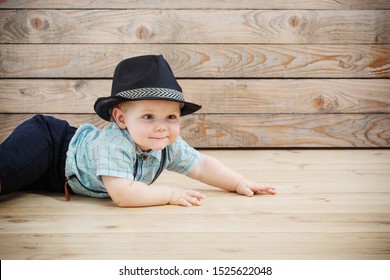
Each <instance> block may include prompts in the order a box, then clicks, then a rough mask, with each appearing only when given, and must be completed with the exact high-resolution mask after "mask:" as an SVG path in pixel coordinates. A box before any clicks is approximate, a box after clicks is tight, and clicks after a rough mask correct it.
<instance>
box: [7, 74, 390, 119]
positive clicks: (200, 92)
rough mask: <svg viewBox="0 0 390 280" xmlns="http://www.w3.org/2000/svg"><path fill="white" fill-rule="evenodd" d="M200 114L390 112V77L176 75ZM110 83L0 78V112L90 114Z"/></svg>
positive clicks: (106, 93) (104, 94) (188, 98)
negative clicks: (189, 76)
mask: <svg viewBox="0 0 390 280" xmlns="http://www.w3.org/2000/svg"><path fill="white" fill-rule="evenodd" d="M178 81H179V83H180V85H181V87H182V88H183V91H184V96H185V98H186V100H188V101H191V102H195V103H199V104H201V105H203V107H202V110H201V112H202V113H218V114H229V113H230V114H242V113H305V114H324V113H390V80H389V79H353V80H352V79H336V80H334V79H299V80H295V79H280V80H279V79H277V80H276V79H261V80H252V79H249V80H248V79H222V80H220V79H205V80H204V79H196V80H191V79H180V80H178ZM111 83H112V81H111V80H109V79H107V80H90V79H80V80H62V79H35V80H29V79H2V80H0V88H1V91H0V113H45V114H53V113H68V114H81V113H94V111H93V104H94V103H95V101H96V99H97V98H98V97H103V96H109V95H110V93H111Z"/></svg>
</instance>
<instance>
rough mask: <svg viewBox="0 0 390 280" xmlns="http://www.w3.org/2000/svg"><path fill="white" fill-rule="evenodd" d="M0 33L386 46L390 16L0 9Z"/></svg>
mask: <svg viewBox="0 0 390 280" xmlns="http://www.w3.org/2000/svg"><path fill="white" fill-rule="evenodd" d="M361 22H364V24H361ZM221 23H223V24H221ZM0 29H1V30H2V32H1V33H0V42H1V43H65V44H68V43H76V44H80V43H176V44H178V43H269V44H289V43H290V44H291V43H296V44H299V43H312V44H315V43H325V44H326V43H328V44H337V43H338V44H351V43H388V42H389V34H388V30H389V29H390V11H388V10H364V11H361V10H293V11H292V10H291V11H289V10H125V11H121V10H4V11H2V17H0Z"/></svg>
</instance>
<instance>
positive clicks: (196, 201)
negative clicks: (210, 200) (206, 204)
mask: <svg viewBox="0 0 390 280" xmlns="http://www.w3.org/2000/svg"><path fill="white" fill-rule="evenodd" d="M185 199H186V200H187V201H188V202H189V203H191V205H197V206H199V205H201V204H202V203H201V201H200V199H198V198H196V197H193V196H186V197H185Z"/></svg>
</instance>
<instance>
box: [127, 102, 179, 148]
mask: <svg viewBox="0 0 390 280" xmlns="http://www.w3.org/2000/svg"><path fill="white" fill-rule="evenodd" d="M121 108H122V109H121V111H122V114H123V127H121V128H125V129H127V131H128V132H129V133H130V135H131V138H132V139H133V140H134V142H135V143H136V144H137V146H138V147H139V148H140V149H141V150H143V151H148V150H162V149H164V148H165V147H166V146H168V145H170V144H172V143H173V142H175V141H176V139H177V137H178V136H179V133H180V121H179V118H180V103H178V102H174V101H164V100H140V101H130V102H126V103H125V104H124V105H123V106H121Z"/></svg>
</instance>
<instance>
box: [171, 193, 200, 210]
mask: <svg viewBox="0 0 390 280" xmlns="http://www.w3.org/2000/svg"><path fill="white" fill-rule="evenodd" d="M204 198H205V196H204V195H203V194H201V193H200V192H197V191H193V190H183V189H179V188H174V189H173V191H172V195H171V199H170V200H169V204H175V205H181V206H186V207H189V206H192V205H196V206H199V205H201V200H202V199H204Z"/></svg>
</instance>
